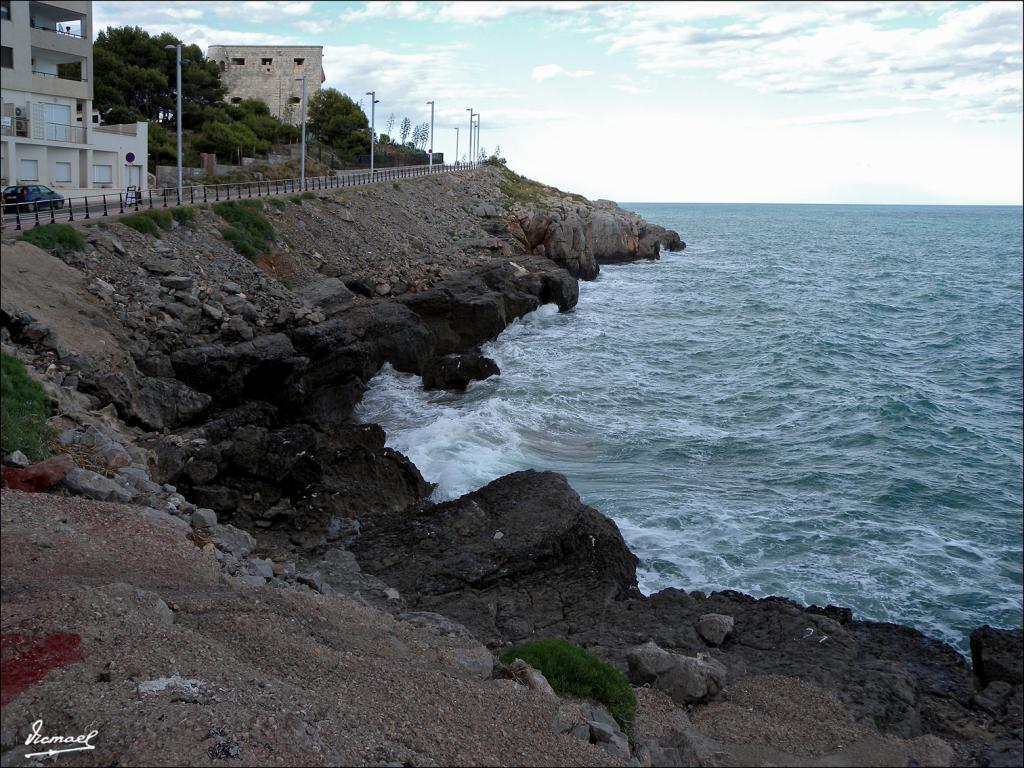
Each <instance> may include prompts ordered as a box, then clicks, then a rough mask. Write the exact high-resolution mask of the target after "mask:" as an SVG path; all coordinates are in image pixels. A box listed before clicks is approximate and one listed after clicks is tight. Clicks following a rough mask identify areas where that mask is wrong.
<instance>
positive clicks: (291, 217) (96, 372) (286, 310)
mask: <svg viewBox="0 0 1024 768" xmlns="http://www.w3.org/2000/svg"><path fill="white" fill-rule="evenodd" d="M523 184H524V182H523V180H522V179H521V177H516V176H515V175H514V174H513V175H511V176H510V175H509V172H507V171H505V170H504V169H499V168H491V167H487V168H485V169H482V170H481V171H480V172H479V173H477V174H476V175H474V176H472V177H469V178H463V179H460V178H457V177H449V176H441V177H427V178H424V179H421V180H417V181H416V182H403V184H402V185H401V186H399V185H397V184H395V185H394V186H393V187H392V188H390V189H389V188H388V187H387V185H378V187H375V188H370V189H367V190H358V191H351V190H350V191H347V192H342V193H338V192H332V193H322V194H321V195H320V196H319V198H318V199H315V200H309V201H305V200H303V201H300V202H298V203H296V204H295V205H294V206H293V207H287V208H286V209H285V210H281V209H280V208H279V207H278V208H275V207H274V206H271V205H269V204H264V213H265V215H266V216H267V218H268V220H270V221H271V222H272V223H273V224H274V227H275V229H276V231H277V233H278V236H279V240H280V242H279V244H278V245H279V248H278V249H277V251H276V252H275V255H274V256H273V257H271V258H268V259H266V260H264V261H263V262H262V263H260V264H257V265H254V264H253V263H252V262H250V261H249V260H247V259H245V258H244V257H242V256H239V255H238V254H236V253H234V251H233V249H232V248H231V246H230V245H229V244H227V243H225V242H224V241H223V240H222V239H221V238H220V236H219V232H218V223H217V219H216V216H215V215H214V214H213V213H212V212H211V211H208V210H198V211H197V214H196V221H195V223H194V225H193V226H190V227H189V226H177V225H176V226H175V227H174V228H173V229H172V230H170V231H169V232H167V233H165V234H164V235H163V236H162V237H161V238H160V239H153V238H152V237H149V236H146V235H141V234H139V233H137V232H134V231H133V230H130V229H128V228H126V227H124V226H123V225H119V224H111V225H107V226H104V227H103V228H100V227H90V228H86V229H84V230H83V231H84V232H85V233H86V238H87V242H88V247H87V249H86V252H85V253H80V252H65V251H58V252H57V253H56V255H50V254H46V253H44V252H42V251H40V250H39V249H36V248H34V247H33V246H30V245H27V244H25V243H17V244H10V243H6V242H5V244H4V254H3V289H4V290H3V302H2V309H0V323H2V328H3V331H2V333H3V343H4V351H5V352H10V353H12V354H15V355H16V356H19V357H20V358H21V359H23V360H25V361H26V362H29V363H30V364H31V365H32V366H34V368H35V369H36V370H37V371H39V372H40V374H41V375H42V377H43V379H44V380H45V381H46V382H47V387H48V391H49V393H50V395H51V397H52V399H53V400H54V401H55V402H56V403H57V407H58V412H59V417H58V419H57V420H56V421H57V422H58V423H59V426H60V427H61V432H60V437H59V441H60V443H61V444H62V445H63V446H64V450H65V453H66V454H67V455H70V456H73V457H75V458H76V459H77V463H78V464H79V466H78V467H76V468H74V469H71V468H70V466H71V464H70V462H69V461H67V460H66V459H59V460H56V461H51V462H50V466H49V468H48V469H45V470H40V469H38V468H31V467H30V468H17V467H7V468H5V471H4V477H5V484H6V485H9V486H10V487H12V488H21V489H24V490H35V489H37V487H43V486H45V485H47V484H50V485H52V484H53V482H60V483H61V485H60V486H59V487H62V488H64V489H66V490H67V491H68V492H70V493H74V494H77V495H84V496H87V497H90V498H92V499H96V500H100V501H115V502H122V503H132V504H136V505H138V506H140V507H143V508H144V509H146V510H148V511H147V512H146V514H147V515H148V516H149V517H150V518H152V519H154V520H159V521H161V523H162V524H164V525H171V526H174V527H177V528H178V529H179V530H180V531H181V532H182V535H186V534H187V535H188V536H189V537H190V540H191V541H192V543H194V544H195V545H196V546H197V547H199V548H200V549H202V551H206V552H209V553H210V554H211V556H212V557H214V558H215V560H216V562H217V563H218V564H219V567H220V569H221V572H222V573H223V578H224V579H225V580H226V583H227V584H229V585H230V586H231V587H232V588H234V589H237V590H242V591H243V592H245V591H246V590H250V591H251V590H266V589H267V588H277V589H281V590H285V591H295V592H297V593H307V592H308V593H314V594H320V595H324V596H327V597H338V596H349V597H353V596H355V597H357V598H358V599H359V600H361V601H363V602H364V603H365V604H367V605H368V606H372V607H373V608H374V609H379V610H382V611H385V612H387V613H390V614H394V615H396V616H397V617H398V618H399V619H402V620H403V621H412V622H413V623H415V621H417V619H416V618H415V616H438V617H445V619H444V620H446V621H450V622H453V624H452V626H453V627H456V629H454V630H452V631H453V632H454V633H455V634H459V633H461V632H467V633H468V634H469V635H471V636H472V637H473V638H475V641H476V642H477V643H482V644H483V645H484V646H486V647H487V648H488V649H491V650H495V649H498V648H500V647H503V646H505V645H507V644H508V643H514V642H517V641H521V640H524V639H533V638H537V637H559V638H565V639H568V640H570V641H572V642H574V643H577V644H579V645H582V646H584V647H586V648H588V649H589V650H591V651H593V652H594V653H596V654H597V655H599V656H601V657H603V658H606V659H608V660H610V661H612V662H613V663H615V664H617V665H618V666H620V667H621V668H622V669H623V670H624V671H628V673H629V676H630V679H631V682H633V683H634V684H635V685H638V686H645V685H646V686H649V687H650V689H651V690H653V691H658V692H659V695H665V696H667V697H668V699H669V700H670V702H669V704H668V705H667V706H669V708H673V707H675V708H677V709H678V710H679V711H680V712H681V713H685V715H681V716H682V717H683V719H685V720H687V722H686V724H684V725H680V726H678V727H676V728H674V729H668V730H667V731H665V732H662V733H660V735H659V736H658V738H651V739H648V740H647V741H644V742H643V743H641V742H640V741H638V740H637V739H636V738H634V742H633V744H632V745H628V744H627V745H625V747H623V744H622V743H620V742H621V739H620V738H619V737H617V736H615V735H614V734H612V735H611V736H608V738H604V737H601V736H600V734H601V733H603V731H602V730H601V726H600V722H599V718H598V720H594V719H593V718H594V717H598V716H597V715H593V713H591V715H593V717H590V718H589V719H588V718H587V717H584V721H585V722H589V723H591V725H590V726H589V730H588V729H584V730H585V731H586V733H583V734H582V736H579V738H582V740H583V741H584V742H585V743H590V742H593V743H594V744H599V745H604V746H603V747H602V748H603V749H604V752H606V753H607V754H608V755H611V756H613V757H615V758H617V759H623V760H634V761H637V762H639V763H644V764H652V765H662V764H690V765H713V764H722V765H725V764H737V762H736V761H739V762H744V761H745V760H747V759H748V758H749V759H754V758H751V757H750V755H751V754H753V753H749V752H748V751H744V750H749V749H750V748H751V747H750V745H751V744H757V745H760V746H758V747H757V748H758V749H767V750H768V751H767V752H763V753H762V752H758V753H757V754H759V755H761V757H759V758H757V759H763V760H764V761H766V762H770V761H772V760H776V761H777V760H779V759H780V758H779V755H785V756H789V757H793V756H799V755H800V754H801V753H800V752H799V751H795V752H794V751H792V750H790V751H786V750H784V749H781V746H780V745H781V742H779V741H778V740H775V741H773V740H772V738H769V737H765V738H764V739H761V740H758V739H757V738H753V737H751V738H748V739H747V740H746V741H737V736H736V735H735V734H732V733H727V732H726V731H725V730H723V728H724V726H721V723H724V722H730V721H729V716H728V713H725V712H721V713H720V714H721V717H720V718H719V717H713V718H710V720H707V721H706V722H705V721H704V720H702V718H704V717H705V716H706V715H707V713H708V712H710V711H712V709H713V708H714V707H719V708H721V707H722V706H726V705H727V703H728V702H729V701H730V700H731V694H730V691H731V690H734V689H735V690H736V691H737V692H739V691H740V687H741V686H742V685H743V684H744V681H771V680H775V679H776V678H777V679H778V680H787V681H799V684H800V685H805V686H811V687H812V688H813V689H814V690H815V691H824V692H827V695H828V696H829V697H831V698H830V699H829V701H834V702H835V706H837V707H839V708H840V709H842V711H843V712H845V713H846V714H844V715H843V717H849V718H850V719H851V721H852V722H855V723H856V724H857V725H858V727H860V728H862V729H865V730H863V732H858V736H857V738H854V737H853V736H848V737H844V738H845V739H846V741H845V743H844V745H843V746H844V747H849V745H850V744H861V748H862V749H863V750H868V751H867V752H863V751H861V752H855V753H850V754H848V755H847V756H846V757H845V758H842V759H846V760H854V762H852V763H849V762H848V763H845V764H857V763H856V761H855V758H860V759H866V756H867V757H870V755H876V757H877V756H878V755H882V754H891V755H897V757H896V758H893V759H899V760H904V761H905V762H908V763H909V762H911V761H913V762H917V763H920V764H949V763H956V764H971V765H1013V764H1019V763H1020V761H1021V755H1022V752H1021V726H1020V719H1021V712H1022V690H1024V686H1022V682H1024V681H1022V679H1021V665H1020V661H1019V658H1020V650H1021V633H1020V631H1019V630H1017V631H1016V632H1009V631H1004V630H994V629H990V628H981V629H979V630H978V631H977V632H976V633H975V634H974V635H972V638H971V646H972V656H973V657H974V669H973V670H972V669H971V667H969V666H968V664H967V663H966V661H965V660H964V659H963V658H962V657H961V656H960V655H959V654H958V653H956V652H955V651H954V650H953V649H952V648H950V647H948V646H946V645H944V644H942V643H939V642H937V641H934V640H931V639H929V638H926V637H924V636H923V635H921V634H920V633H919V632H916V631H915V630H912V629H909V628H907V627H902V626H899V625H892V624H878V623H873V622H863V621H855V620H854V619H853V617H852V616H851V614H850V611H849V610H848V609H844V608H839V607H835V606H827V607H825V608H817V607H810V608H806V607H803V606H799V605H796V604H795V603H793V602H791V601H788V600H785V599H783V598H767V599H762V600H756V599H754V598H751V597H749V596H746V595H743V594H740V593H737V592H720V593H715V594H712V595H704V594H703V593H699V592H694V593H686V592H683V591H680V590H672V589H670V590H663V591H662V592H659V593H657V594H655V595H652V596H650V597H644V596H643V595H641V594H640V592H639V590H638V589H637V582H636V570H635V568H636V562H637V561H636V558H635V557H634V556H633V554H632V553H631V552H630V551H629V550H628V548H627V547H626V545H625V543H624V541H623V540H622V537H621V535H620V534H619V531H618V529H617V527H616V526H615V524H614V522H612V521H611V520H609V519H608V518H606V517H604V516H603V515H601V514H600V513H599V512H598V511H596V510H593V509H591V508H589V507H587V506H586V505H584V504H582V502H581V501H580V499H579V497H578V496H577V495H576V494H575V492H574V491H573V490H572V489H571V488H570V487H569V485H568V483H567V482H566V480H565V478H564V477H562V476H560V475H556V474H554V473H548V472H532V471H531V472H521V473H516V474H513V475H509V476H506V477H503V478H500V479H498V480H496V481H494V482H493V483H490V484H489V485H487V486H486V487H484V488H482V489H480V490H478V491H475V492H473V493H470V494H467V495H465V496H463V497H461V498H459V499H457V500H455V501H451V502H446V503H443V504H434V503H431V502H430V501H429V494H430V491H431V486H430V484H429V483H427V482H426V481H425V480H424V479H423V477H422V476H421V475H420V473H419V471H418V470H417V469H416V467H415V466H414V465H413V464H412V463H411V462H410V461H409V460H408V459H406V458H405V457H404V456H402V455H401V454H399V453H397V452H395V451H392V450H390V449H388V448H386V447H385V435H384V433H383V431H382V430H381V429H380V428H379V427H377V426H375V425H364V424H358V423H356V422H355V421H354V420H353V418H352V410H353V408H354V406H355V404H356V403H357V402H358V401H359V399H360V397H361V396H362V393H363V392H364V391H365V388H366V386H367V383H368V382H369V380H370V379H371V378H372V376H373V375H375V374H376V373H377V371H379V370H380V368H381V367H382V366H383V365H384V364H390V365H392V366H393V367H395V368H396V369H397V370H400V371H404V372H408V373H414V374H418V375H420V376H422V377H423V380H424V383H425V385H427V386H432V387H447V388H452V389H460V388H465V386H466V384H467V383H468V382H470V381H472V380H475V379H479V378H485V377H486V376H489V375H494V374H495V373H496V372H497V367H496V366H495V365H494V363H493V361H490V360H488V359H487V358H485V357H483V356H482V355H481V354H480V352H479V346H480V345H481V344H482V343H484V342H486V341H488V340H491V339H493V338H495V337H496V336H497V335H498V334H499V333H501V331H502V330H503V329H504V328H505V327H507V326H508V325H509V324H510V323H511V322H512V321H514V320H515V319H516V318H519V317H522V316H523V315H525V314H527V313H528V312H531V311H533V310H534V309H536V308H538V307H539V306H541V305H543V304H548V303H554V304H556V305H557V306H558V308H559V310H560V311H569V310H571V309H572V307H574V306H575V304H576V302H577V300H578V295H579V293H578V285H577V279H592V278H594V277H595V276H596V275H597V274H598V272H599V270H600V265H601V264H611V263H618V262H623V261H630V260H635V259H643V258H657V257H658V252H659V250H660V249H662V248H664V249H668V250H679V249H682V248H683V247H685V244H684V243H682V241H681V240H680V238H679V235H678V234H677V233H675V232H671V231H668V230H664V229H662V228H660V227H656V226H654V225H651V224H648V223H646V222H644V221H643V220H642V219H640V218H639V217H637V216H635V215H634V214H631V213H629V212H626V211H623V210H622V209H619V208H618V207H617V206H615V204H614V203H609V202H607V201H597V202H596V203H591V202H589V201H586V200H584V199H582V198H579V197H578V196H574V195H566V194H564V193H560V192H558V191H557V190H553V189H551V188H546V187H543V186H542V185H533V186H529V187H524V186H523ZM524 189H525V190H526V192H524V191H523V190H524ZM50 481H53V482H50ZM6 498H7V497H6V496H5V499H6ZM7 524H8V523H7V522H5V525H7ZM6 559H7V558H6V555H5V561H6ZM7 568H8V566H7V565H6V562H5V571H4V583H5V587H4V588H5V594H6V592H7V584H8V570H7ZM268 585H269V587H268ZM5 603H6V600H5ZM11 616H13V614H9V613H8V612H7V610H6V605H5V614H4V632H5V633H9V632H12V631H14V630H15V629H21V625H20V624H19V620H18V619H17V617H16V616H14V617H13V618H9V617H11ZM403 616H404V617H405V618H404V619H403V618H402V617H403ZM410 617H411V618H410ZM419 621H424V620H423V619H419ZM429 621H436V620H434V619H430V620H429ZM463 628H464V629H463ZM487 658H488V659H489V656H488V657H487ZM483 666H484V667H488V664H487V663H485V664H483ZM478 671H480V672H482V673H483V674H484V676H485V677H486V676H489V674H490V670H489V669H486V670H478ZM793 685H797V683H793ZM734 687H735V688H734ZM804 693H806V691H804ZM738 695H739V694H738V693H737V696H738ZM723 702H725V703H724V704H723ZM573 712H575V710H573ZM565 717H566V715H565V713H564V712H563V713H562V720H560V721H559V722H562V721H564V722H565V723H566V724H567V727H566V728H565V731H564V732H565V733H570V732H572V731H573V728H574V726H573V725H572V722H570V721H571V720H572V718H569V720H565ZM572 717H577V715H575V714H573V715H572ZM701 722H705V724H704V725H703V726H700V723H701ZM594 723H597V724H596V725H595V724H594ZM9 727H10V728H15V729H16V726H12V725H10V724H9V722H8V718H7V716H6V714H5V722H4V735H5V738H4V743H5V744H6V743H12V742H11V741H10V740H9V739H7V738H6V737H7V735H8V734H9V733H12V732H13V731H10V730H9ZM716 728H718V730H716ZM556 733H561V731H558V730H557V728H556ZM595 734H597V735H595ZM748 736H749V734H748ZM622 738H624V737H622ZM773 738H774V737H773ZM857 739H860V741H857ZM872 739H874V740H875V741H872ZM885 739H890V740H896V741H888V742H885V743H886V744H887V745H888V746H887V747H886V749H888V748H890V747H891V748H892V749H893V750H895V752H892V753H886V752H885V750H884V749H882V747H881V746H879V745H881V744H882V741H884V740H885ZM921 739H926V740H927V739H931V740H932V741H926V742H921V741H920V740H921ZM897 742H898V743H897ZM872 744H873V745H875V746H872V747H870V749H869V747H868V746H865V745H872ZM773 749H774V750H776V751H775V752H773V751H772V750H773ZM871 749H874V750H875V752H873V753H872V752H871V751H870V750H871ZM830 750H831V751H830ZM869 753H870V754H869ZM424 754H428V753H423V752H418V753H417V755H418V757H417V758H416V759H418V760H422V759H423V756H424ZM438 754H441V753H438ZM723 754H725V755H732V757H731V758H729V757H721V755H723ZM830 754H833V756H834V755H842V754H845V753H843V752H842V750H841V749H839V747H837V746H836V745H830V746H829V747H828V748H825V747H823V748H822V749H821V750H819V751H818V752H817V753H815V756H817V757H827V756H828V755H830ZM715 755H719V757H715ZM744 756H746V757H744ZM871 759H876V758H875V757H873V758H871ZM877 759H881V758H880V757H877ZM730 760H731V761H733V762H730ZM716 761H718V762H716ZM841 764H842V763H841ZM880 764H886V763H884V762H883V763H880Z"/></svg>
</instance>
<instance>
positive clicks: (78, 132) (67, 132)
mask: <svg viewBox="0 0 1024 768" xmlns="http://www.w3.org/2000/svg"><path fill="white" fill-rule="evenodd" d="M44 127H45V131H44V134H43V135H44V136H45V138H46V140H47V141H63V142H66V143H68V144H85V128H83V127H82V126H80V125H65V124H64V123H45V124H44Z"/></svg>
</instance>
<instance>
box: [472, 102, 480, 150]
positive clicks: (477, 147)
mask: <svg viewBox="0 0 1024 768" xmlns="http://www.w3.org/2000/svg"><path fill="white" fill-rule="evenodd" d="M473 146H474V147H475V148H476V149H475V151H476V154H477V155H479V154H480V113H479V112H477V113H476V142H475V144H474V145H473Z"/></svg>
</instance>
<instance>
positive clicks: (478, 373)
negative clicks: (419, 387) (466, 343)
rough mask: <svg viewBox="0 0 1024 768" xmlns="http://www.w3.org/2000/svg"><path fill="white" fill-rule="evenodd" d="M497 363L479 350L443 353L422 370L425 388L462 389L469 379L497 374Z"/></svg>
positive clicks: (484, 377)
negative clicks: (443, 354)
mask: <svg viewBox="0 0 1024 768" xmlns="http://www.w3.org/2000/svg"><path fill="white" fill-rule="evenodd" d="M499 373H501V371H500V370H498V364H497V363H495V362H494V361H493V360H491V358H489V357H486V356H484V355H482V354H480V353H479V352H468V353H466V354H464V355H445V356H444V357H440V358H438V359H436V360H434V361H432V362H431V363H430V365H428V366H427V367H426V369H425V370H424V371H423V386H424V388H426V389H455V390H464V389H465V388H466V387H467V386H468V385H469V382H471V381H480V380H482V379H487V378H490V377H491V376H497V375H498V374H499Z"/></svg>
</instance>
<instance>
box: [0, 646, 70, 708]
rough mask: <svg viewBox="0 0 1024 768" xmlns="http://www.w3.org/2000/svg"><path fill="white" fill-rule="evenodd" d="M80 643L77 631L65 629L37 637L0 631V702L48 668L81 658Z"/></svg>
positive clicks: (9, 697) (36, 679)
mask: <svg viewBox="0 0 1024 768" xmlns="http://www.w3.org/2000/svg"><path fill="white" fill-rule="evenodd" d="M81 645H82V637H81V635H77V634H72V633H67V632H55V633H54V634H52V635H46V636H44V637H42V638H41V639H39V640H31V639H30V638H27V637H25V636H24V635H20V634H17V633H10V634H6V635H0V657H2V659H0V704H3V705H6V704H8V703H9V702H10V701H11V699H13V698H14V697H15V696H17V695H18V694H19V693H21V692H22V691H24V690H25V689H26V688H28V687H29V686H31V685H33V684H34V683H37V682H39V681H40V680H42V679H43V678H44V677H46V673H47V672H49V671H50V670H51V669H58V668H59V667H64V666H67V665H68V664H71V663H73V662H76V661H81V659H82V648H81Z"/></svg>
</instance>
